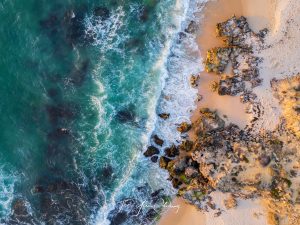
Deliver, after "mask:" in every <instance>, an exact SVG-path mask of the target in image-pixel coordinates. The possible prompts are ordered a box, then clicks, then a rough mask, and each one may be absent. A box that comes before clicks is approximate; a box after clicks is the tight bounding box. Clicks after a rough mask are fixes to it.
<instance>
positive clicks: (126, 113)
mask: <svg viewBox="0 0 300 225" xmlns="http://www.w3.org/2000/svg"><path fill="white" fill-rule="evenodd" d="M135 118H136V114H135V112H134V108H133V106H128V107H126V108H125V109H122V110H120V111H119V112H118V113H117V115H116V119H117V120H118V121H119V122H121V123H133V122H135Z"/></svg>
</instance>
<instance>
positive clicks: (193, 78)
mask: <svg viewBox="0 0 300 225" xmlns="http://www.w3.org/2000/svg"><path fill="white" fill-rule="evenodd" d="M198 81H199V75H191V78H190V84H191V86H192V87H193V88H196V87H198Z"/></svg>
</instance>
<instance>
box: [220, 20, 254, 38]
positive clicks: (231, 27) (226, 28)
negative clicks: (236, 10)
mask: <svg viewBox="0 0 300 225" xmlns="http://www.w3.org/2000/svg"><path fill="white" fill-rule="evenodd" d="M216 28H217V29H216V31H217V35H218V36H219V37H227V38H230V37H238V36H239V35H241V34H243V33H247V32H250V31H251V30H250V28H249V24H248V23H247V20H246V18H245V17H243V16H242V17H240V18H239V19H238V18H237V17H236V16H233V17H232V18H230V19H229V20H227V21H225V22H222V23H218V24H217V27H216Z"/></svg>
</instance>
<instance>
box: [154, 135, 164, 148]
mask: <svg viewBox="0 0 300 225" xmlns="http://www.w3.org/2000/svg"><path fill="white" fill-rule="evenodd" d="M153 140H154V143H155V144H157V145H159V146H163V144H164V141H163V140H162V139H160V138H159V137H158V136H157V135H154V136H153Z"/></svg>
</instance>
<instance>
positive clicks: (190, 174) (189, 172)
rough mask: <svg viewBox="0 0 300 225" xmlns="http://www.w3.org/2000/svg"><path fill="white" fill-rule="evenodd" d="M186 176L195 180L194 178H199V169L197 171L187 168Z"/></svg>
mask: <svg viewBox="0 0 300 225" xmlns="http://www.w3.org/2000/svg"><path fill="white" fill-rule="evenodd" d="M184 174H185V175H186V176H187V177H191V178H194V177H197V176H198V175H199V171H198V170H197V169H195V168H194V167H187V168H186V169H185V171H184Z"/></svg>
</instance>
